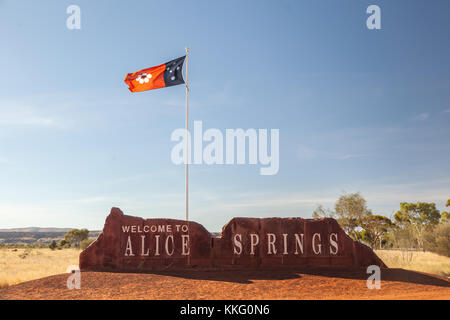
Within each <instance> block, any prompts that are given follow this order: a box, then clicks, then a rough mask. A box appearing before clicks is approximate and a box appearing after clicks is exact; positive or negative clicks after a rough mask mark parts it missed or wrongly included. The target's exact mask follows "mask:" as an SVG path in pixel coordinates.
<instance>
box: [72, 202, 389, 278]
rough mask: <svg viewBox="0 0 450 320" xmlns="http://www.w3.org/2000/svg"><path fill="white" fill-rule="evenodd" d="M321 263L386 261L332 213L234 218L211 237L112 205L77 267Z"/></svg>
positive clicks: (181, 224) (197, 229)
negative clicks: (320, 216)
mask: <svg viewBox="0 0 450 320" xmlns="http://www.w3.org/2000/svg"><path fill="white" fill-rule="evenodd" d="M264 265H318V266H319V265H320V266H331V265H340V266H364V267H365V266H368V265H378V266H380V267H386V265H385V264H384V263H383V261H381V260H380V259H379V258H378V257H377V255H376V254H375V253H374V252H373V251H372V250H371V249H370V248H369V247H367V246H366V245H364V244H361V243H359V242H356V241H353V240H352V239H351V238H350V237H349V236H347V235H346V234H345V232H344V231H343V230H342V229H341V227H340V226H339V224H338V223H337V222H336V220H334V219H330V218H325V219H317V220H315V219H302V218H233V219H232V220H231V221H230V222H228V223H227V224H226V225H225V226H224V227H223V229H222V234H221V235H220V236H219V237H217V238H213V237H212V236H211V234H210V233H209V232H208V231H207V230H206V229H205V228H204V227H203V226H202V225H200V224H198V223H196V222H192V221H189V222H187V221H183V220H174V219H142V218H138V217H132V216H127V215H124V214H123V213H122V211H121V210H120V209H118V208H112V209H111V213H110V215H109V216H108V217H107V218H106V222H105V226H104V228H103V232H102V233H101V234H100V236H99V237H98V239H97V240H96V241H94V242H93V243H92V244H91V245H90V246H89V247H88V248H86V249H85V250H84V251H83V252H81V254H80V268H81V269H82V270H110V271H113V270H116V271H145V270H156V269H164V268H169V267H194V266H199V267H221V266H246V267H252V266H253V267H257V266H264Z"/></svg>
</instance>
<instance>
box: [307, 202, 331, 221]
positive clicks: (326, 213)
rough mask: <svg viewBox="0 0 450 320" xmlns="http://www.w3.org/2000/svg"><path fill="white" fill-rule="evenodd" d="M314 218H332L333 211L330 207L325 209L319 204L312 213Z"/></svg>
mask: <svg viewBox="0 0 450 320" xmlns="http://www.w3.org/2000/svg"><path fill="white" fill-rule="evenodd" d="M312 216H313V218H314V219H320V218H333V217H334V212H333V211H331V210H330V209H325V208H324V207H323V206H322V205H319V206H318V207H317V208H316V209H315V210H314V211H313V214H312Z"/></svg>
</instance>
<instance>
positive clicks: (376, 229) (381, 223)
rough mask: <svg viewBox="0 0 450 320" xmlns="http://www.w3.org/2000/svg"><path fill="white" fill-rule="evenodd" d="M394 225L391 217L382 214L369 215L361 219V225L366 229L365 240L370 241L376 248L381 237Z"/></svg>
mask: <svg viewBox="0 0 450 320" xmlns="http://www.w3.org/2000/svg"><path fill="white" fill-rule="evenodd" d="M393 226H394V224H393V223H392V221H391V219H389V218H386V217H385V216H381V215H368V216H366V217H364V218H362V220H361V227H362V228H363V229H364V231H365V232H364V233H363V236H364V240H366V241H368V242H369V243H370V247H371V248H372V249H375V247H376V245H377V243H379V241H380V240H381V237H382V236H383V235H385V234H386V233H387V232H388V231H389V229H391V228H392V227H393Z"/></svg>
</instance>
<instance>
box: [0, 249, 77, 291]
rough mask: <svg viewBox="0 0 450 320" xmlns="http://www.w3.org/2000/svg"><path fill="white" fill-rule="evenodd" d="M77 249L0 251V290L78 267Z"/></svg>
mask: <svg viewBox="0 0 450 320" xmlns="http://www.w3.org/2000/svg"><path fill="white" fill-rule="evenodd" d="M79 254H80V250H78V249H63V250H53V251H52V250H50V249H0V288H1V287H5V286H8V285H12V284H17V283H20V282H24V281H28V280H34V279H39V278H42V277H47V276H51V275H55V274H60V273H64V272H66V270H67V267H68V266H70V265H78V257H79Z"/></svg>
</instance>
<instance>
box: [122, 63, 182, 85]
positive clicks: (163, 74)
mask: <svg viewBox="0 0 450 320" xmlns="http://www.w3.org/2000/svg"><path fill="white" fill-rule="evenodd" d="M185 58H186V56H183V57H180V58H178V59H175V60H172V61H169V62H167V63H164V64H161V65H159V66H156V67H151V68H147V69H142V70H139V71H136V72H134V73H129V74H127V76H126V77H125V80H124V81H125V83H126V84H127V85H128V89H130V91H131V92H140V91H147V90H152V89H159V88H165V87H171V86H176V85H177V84H183V83H184V79H183V73H182V70H183V63H184V59H185Z"/></svg>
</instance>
